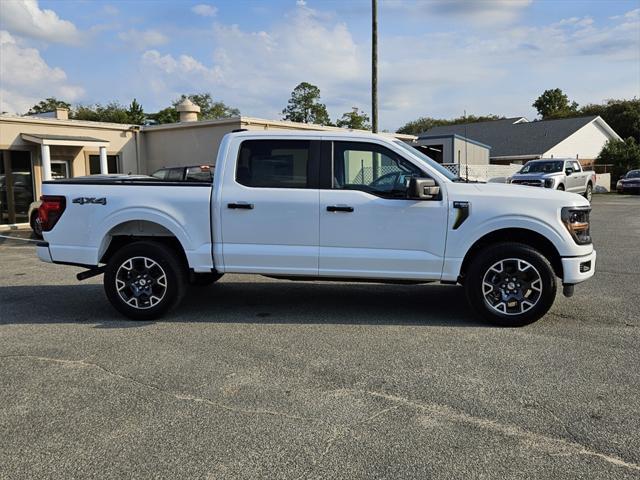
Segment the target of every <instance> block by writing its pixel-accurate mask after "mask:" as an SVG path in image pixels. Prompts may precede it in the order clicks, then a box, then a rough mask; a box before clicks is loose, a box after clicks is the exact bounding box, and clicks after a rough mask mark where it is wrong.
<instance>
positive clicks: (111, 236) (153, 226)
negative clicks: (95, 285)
mask: <svg viewBox="0 0 640 480" xmlns="http://www.w3.org/2000/svg"><path fill="white" fill-rule="evenodd" d="M139 241H152V242H156V243H160V244H163V245H165V246H167V247H169V248H170V249H171V250H172V251H174V252H175V253H176V254H177V255H178V257H179V259H180V260H181V261H182V262H184V264H185V265H187V266H188V258H187V254H186V251H185V248H184V245H183V243H182V242H181V240H180V238H179V237H178V236H177V235H176V234H175V233H174V232H173V231H172V230H170V229H169V228H167V226H165V225H162V224H160V223H157V222H155V221H150V220H127V221H123V222H121V223H118V224H117V225H114V226H113V227H112V228H110V229H109V230H108V231H107V232H106V234H105V235H104V237H103V240H102V243H101V245H100V250H99V254H98V257H99V261H100V263H107V262H108V261H109V259H110V258H111V257H112V256H113V254H114V253H115V252H117V251H118V250H120V249H121V248H122V247H123V246H125V245H129V244H131V243H135V242H139Z"/></svg>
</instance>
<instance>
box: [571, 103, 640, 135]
mask: <svg viewBox="0 0 640 480" xmlns="http://www.w3.org/2000/svg"><path fill="white" fill-rule="evenodd" d="M579 113H580V115H600V116H601V117H602V119H603V120H604V121H605V122H607V124H608V125H609V126H610V127H611V128H613V129H614V130H615V132H616V133H617V134H618V135H620V136H621V137H622V138H628V137H633V138H635V139H636V141H637V142H640V99H636V98H634V99H632V100H614V99H610V100H607V101H606V102H605V103H603V104H599V105H598V104H589V105H585V106H584V107H582V108H581V109H580V112H579Z"/></svg>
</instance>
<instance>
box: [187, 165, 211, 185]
mask: <svg viewBox="0 0 640 480" xmlns="http://www.w3.org/2000/svg"><path fill="white" fill-rule="evenodd" d="M212 178H213V176H212V175H211V167H210V166H209V165H202V166H200V167H189V168H187V173H186V174H185V180H186V181H188V182H210V181H211V180H212Z"/></svg>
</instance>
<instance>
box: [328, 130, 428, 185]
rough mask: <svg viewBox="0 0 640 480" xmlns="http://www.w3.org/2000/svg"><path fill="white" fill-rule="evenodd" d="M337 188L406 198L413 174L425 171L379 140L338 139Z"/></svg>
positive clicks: (421, 175)
mask: <svg viewBox="0 0 640 480" xmlns="http://www.w3.org/2000/svg"><path fill="white" fill-rule="evenodd" d="M333 148H334V151H333V188H334V189H339V190H361V191H363V192H367V193H371V194H373V195H377V196H381V197H388V198H406V196H407V187H408V186H409V179H410V178H411V177H423V176H425V174H424V173H423V172H422V171H421V170H420V169H419V168H418V167H416V166H415V165H413V164H412V163H411V162H409V161H408V160H405V159H404V158H402V157H400V156H399V155H397V154H396V153H395V152H393V151H391V150H389V149H387V148H385V147H383V146H381V145H377V144H373V143H363V142H334V147H333Z"/></svg>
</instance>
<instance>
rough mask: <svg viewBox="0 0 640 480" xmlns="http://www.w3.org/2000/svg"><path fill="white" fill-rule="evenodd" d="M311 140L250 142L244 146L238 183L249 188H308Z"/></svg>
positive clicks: (238, 168) (238, 172)
mask: <svg viewBox="0 0 640 480" xmlns="http://www.w3.org/2000/svg"><path fill="white" fill-rule="evenodd" d="M310 144H311V142H310V141H308V140H246V141H244V142H242V145H240V153H239V155H238V164H237V169H236V181H237V182H238V183H240V184H241V185H245V186H247V187H261V188H307V187H308V186H309V185H308V178H309V176H308V167H309V154H310Z"/></svg>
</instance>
